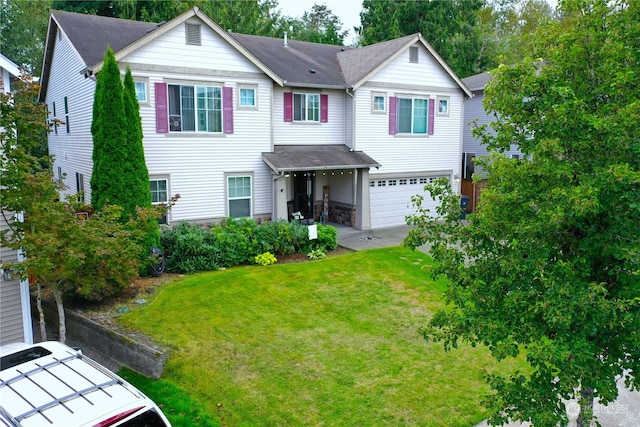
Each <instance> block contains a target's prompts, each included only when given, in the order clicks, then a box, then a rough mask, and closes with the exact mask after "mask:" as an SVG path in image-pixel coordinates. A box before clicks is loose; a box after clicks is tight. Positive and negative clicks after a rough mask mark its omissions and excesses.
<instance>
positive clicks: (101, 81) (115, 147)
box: [91, 48, 130, 211]
mask: <svg viewBox="0 0 640 427" xmlns="http://www.w3.org/2000/svg"><path fill="white" fill-rule="evenodd" d="M97 77H98V83H97V85H96V92H95V96H94V103H93V121H92V123H91V134H92V135H93V173H92V175H91V204H92V205H93V207H94V208H95V209H96V210H100V209H101V208H102V207H103V206H104V205H105V204H107V203H109V204H115V205H120V206H123V207H124V206H125V205H126V202H127V200H126V199H127V198H128V197H127V195H128V194H130V193H129V190H128V188H127V186H128V184H129V183H127V179H126V175H125V160H126V159H127V154H128V152H127V149H126V147H127V136H126V132H127V121H126V119H125V109H124V103H123V95H122V92H123V90H122V80H121V79H120V69H119V68H118V64H117V63H116V58H115V55H114V54H113V50H111V48H108V49H107V53H106V54H105V57H104V65H103V67H102V70H101V71H100V73H99V74H98V76H97ZM125 211H127V210H126V209H125Z"/></svg>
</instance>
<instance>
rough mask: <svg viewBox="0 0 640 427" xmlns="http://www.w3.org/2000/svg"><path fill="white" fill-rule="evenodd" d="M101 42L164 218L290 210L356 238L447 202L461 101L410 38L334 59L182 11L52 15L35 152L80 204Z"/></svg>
mask: <svg viewBox="0 0 640 427" xmlns="http://www.w3.org/2000/svg"><path fill="white" fill-rule="evenodd" d="M107 46H111V48H112V49H113V50H114V52H115V55H116V59H117V61H118V64H119V66H120V69H121V70H122V72H123V73H124V70H125V68H126V66H129V67H130V68H131V70H132V74H133V76H134V79H135V81H136V85H137V89H138V99H139V101H140V114H141V116H142V125H143V132H144V142H143V143H144V149H145V157H146V162H147V167H148V170H149V175H150V180H151V182H150V188H151V193H152V199H153V201H154V202H155V203H162V202H166V201H167V200H168V198H169V197H171V195H173V194H180V196H181V197H180V200H179V201H178V203H177V204H176V205H175V206H174V207H173V209H172V211H171V213H170V215H169V217H168V218H167V221H168V222H171V223H176V222H178V221H193V222H213V221H217V220H220V219H222V218H225V217H252V218H256V219H291V218H292V215H293V213H295V212H300V213H301V214H302V215H303V216H304V217H307V218H309V217H314V218H315V220H316V221H317V220H319V219H321V218H322V219H328V220H329V221H331V222H337V223H342V224H347V225H350V226H353V227H355V228H357V229H361V230H367V229H371V228H376V227H385V226H393V225H399V224H404V223H405V215H407V214H410V213H413V212H414V209H413V208H412V206H411V201H410V197H411V196H412V195H415V194H419V193H420V194H422V193H423V187H424V185H425V184H426V183H427V182H429V181H430V180H431V179H433V178H436V177H442V176H444V177H447V178H449V179H450V180H451V182H452V183H453V185H454V186H455V187H456V188H455V190H456V191H458V190H459V189H458V187H457V185H458V180H456V178H458V177H459V175H460V173H461V170H460V157H461V147H462V123H463V101H464V99H465V98H466V97H470V96H471V92H470V91H469V90H468V89H467V87H466V86H465V85H464V84H463V83H462V81H461V80H460V79H459V78H458V77H457V76H456V75H455V74H454V73H453V71H452V70H451V69H450V68H449V67H448V66H447V64H446V63H445V62H444V61H443V60H442V58H440V56H439V55H438V54H437V53H436V52H435V51H434V50H433V48H432V47H431V46H430V45H429V44H428V43H427V42H426V41H425V39H424V38H423V37H422V36H421V35H419V34H415V35H412V36H407V37H403V38H400V39H397V40H391V41H388V42H384V43H379V44H376V45H372V46H367V47H364V48H358V49H350V48H346V47H340V46H332V45H322V44H315V43H307V42H299V41H295V40H287V38H286V36H285V38H284V39H274V38H267V37H258V36H250V35H241V34H235V33H232V32H228V31H224V30H223V29H222V28H220V27H219V26H218V25H217V24H216V23H215V22H213V21H212V20H211V19H210V18H209V17H207V16H206V15H205V14H204V13H202V12H201V11H200V10H199V9H198V8H193V9H191V10H189V11H187V12H185V13H183V14H182V15H180V16H178V17H177V18H175V19H173V20H172V21H169V22H167V23H161V24H153V23H146V22H135V21H128V20H121V19H114V18H105V17H99V16H91V15H81V14H75V13H69V12H56V11H54V12H52V15H51V18H50V21H49V29H48V35H47V41H46V51H45V60H44V64H43V75H42V78H41V84H42V91H41V94H40V99H41V101H42V102H46V103H47V104H48V106H49V110H50V111H51V112H52V118H53V117H55V118H58V119H60V120H62V121H64V122H65V124H64V125H61V126H59V127H58V128H57V129H55V132H52V133H51V134H50V136H49V150H50V154H52V155H54V156H55V165H54V169H55V170H54V173H57V174H58V175H59V176H64V175H65V174H66V177H67V178H66V180H67V182H66V184H67V186H68V190H67V191H68V192H69V193H75V192H76V191H84V192H85V195H86V197H87V201H88V202H89V201H90V197H91V189H90V188H89V185H88V184H89V182H90V178H91V171H92V164H91V153H92V137H91V132H90V126H91V118H92V107H93V97H94V91H95V85H96V82H95V75H97V74H98V73H99V72H100V69H101V66H102V60H103V56H104V52H105V50H106V48H107ZM427 203H431V204H432V205H433V202H432V201H430V199H428V200H427ZM323 212H324V213H323Z"/></svg>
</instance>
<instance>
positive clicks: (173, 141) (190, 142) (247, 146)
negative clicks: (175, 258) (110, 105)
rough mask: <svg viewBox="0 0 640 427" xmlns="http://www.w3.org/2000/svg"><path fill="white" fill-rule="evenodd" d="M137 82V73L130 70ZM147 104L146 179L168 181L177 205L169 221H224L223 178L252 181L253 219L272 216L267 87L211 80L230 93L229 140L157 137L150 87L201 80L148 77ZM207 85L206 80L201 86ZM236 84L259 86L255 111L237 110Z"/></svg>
mask: <svg viewBox="0 0 640 427" xmlns="http://www.w3.org/2000/svg"><path fill="white" fill-rule="evenodd" d="M132 73H134V75H136V76H140V75H141V73H139V72H136V71H135V70H132ZM147 77H149V88H150V94H149V98H150V103H149V105H142V106H141V108H140V114H141V116H142V122H143V129H144V135H145V137H144V148H145V159H146V162H147V168H148V169H149V174H150V175H169V176H170V192H171V195H175V194H180V200H179V201H178V203H177V204H176V205H175V206H174V208H173V210H172V213H171V221H172V222H177V221H183V220H198V221H200V220H202V221H205V220H212V219H219V218H223V217H225V216H227V215H228V212H227V211H226V182H225V173H226V174H229V173H237V174H242V173H246V174H247V175H252V176H253V195H254V197H253V212H254V215H257V216H264V215H267V216H268V215H270V214H271V209H272V208H271V206H272V198H273V196H272V195H273V191H272V179H271V172H270V170H269V168H268V167H267V166H266V164H265V163H264V161H263V160H262V152H269V151H271V132H270V129H271V121H270V114H271V108H270V107H271V102H270V98H271V82H270V81H269V80H267V79H266V78H264V77H262V76H260V75H256V77H255V78H254V79H242V80H241V79H236V80H235V81H230V80H227V79H225V78H218V79H215V78H214V82H215V83H216V84H222V85H224V86H230V87H233V95H234V112H233V114H234V133H233V134H231V135H223V134H206V133H188V132H185V133H182V132H171V133H168V134H159V133H156V129H155V124H156V122H155V93H154V83H156V82H160V81H171V80H178V81H181V82H183V83H187V82H189V81H193V82H194V84H195V83H198V82H203V79H202V78H200V77H199V76H190V75H186V74H166V73H165V74H163V76H159V75H147ZM205 81H206V80H205ZM239 84H251V85H256V86H257V93H256V96H257V98H258V108H257V109H239V108H237V88H238V85H239Z"/></svg>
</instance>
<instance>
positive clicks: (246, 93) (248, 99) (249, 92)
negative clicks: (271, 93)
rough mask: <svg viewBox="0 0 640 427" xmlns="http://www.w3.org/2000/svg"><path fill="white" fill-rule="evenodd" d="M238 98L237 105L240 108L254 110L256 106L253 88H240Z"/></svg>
mask: <svg viewBox="0 0 640 427" xmlns="http://www.w3.org/2000/svg"><path fill="white" fill-rule="evenodd" d="M238 96H239V97H240V98H239V103H238V104H239V106H240V107H244V108H255V107H256V106H257V105H258V103H257V100H256V89H255V88H254V87H241V88H240V90H239V91H238Z"/></svg>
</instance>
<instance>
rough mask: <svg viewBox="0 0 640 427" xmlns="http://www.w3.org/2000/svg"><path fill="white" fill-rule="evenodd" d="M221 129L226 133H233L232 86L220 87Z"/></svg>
mask: <svg viewBox="0 0 640 427" xmlns="http://www.w3.org/2000/svg"><path fill="white" fill-rule="evenodd" d="M222 130H223V132H224V133H226V134H232V133H233V88H232V87H226V86H225V87H223V88H222Z"/></svg>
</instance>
